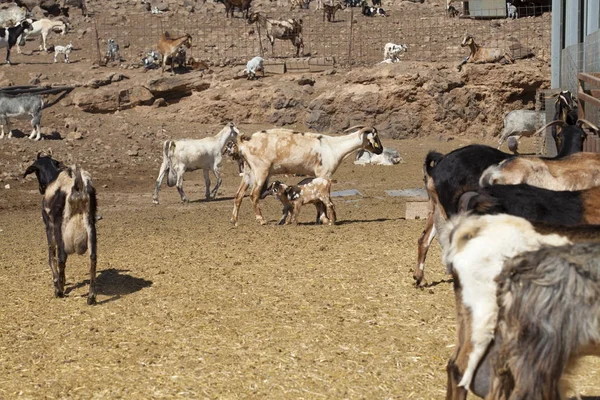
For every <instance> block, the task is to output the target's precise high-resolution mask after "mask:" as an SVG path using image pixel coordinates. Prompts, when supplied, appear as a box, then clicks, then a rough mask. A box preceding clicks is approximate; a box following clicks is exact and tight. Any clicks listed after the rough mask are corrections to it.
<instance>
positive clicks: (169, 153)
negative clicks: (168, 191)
mask: <svg viewBox="0 0 600 400" xmlns="http://www.w3.org/2000/svg"><path fill="white" fill-rule="evenodd" d="M174 151H175V142H174V141H173V140H166V141H165V144H164V145H163V158H164V161H163V162H166V163H167V186H169V187H173V186H175V184H176V183H177V173H176V172H175V171H174V170H173V164H172V162H171V160H172V158H173V152H174Z"/></svg>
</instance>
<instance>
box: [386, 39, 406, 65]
mask: <svg viewBox="0 0 600 400" xmlns="http://www.w3.org/2000/svg"><path fill="white" fill-rule="evenodd" d="M407 51H408V46H407V45H405V44H395V43H386V45H385V47H384V48H383V61H387V60H389V62H398V61H400V56H401V55H402V53H406V52H407Z"/></svg>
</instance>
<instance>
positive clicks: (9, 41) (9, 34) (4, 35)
mask: <svg viewBox="0 0 600 400" xmlns="http://www.w3.org/2000/svg"><path fill="white" fill-rule="evenodd" d="M32 23H33V20H31V19H24V20H23V21H21V22H19V23H18V24H17V25H15V26H13V27H11V28H0V47H6V63H7V64H10V50H11V49H12V48H13V46H15V45H16V44H17V43H18V42H19V37H20V36H21V35H22V34H24V33H25V34H27V33H28V32H31V31H32V30H33V26H32V25H31V24H32Z"/></svg>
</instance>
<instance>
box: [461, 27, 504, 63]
mask: <svg viewBox="0 0 600 400" xmlns="http://www.w3.org/2000/svg"><path fill="white" fill-rule="evenodd" d="M460 46H461V47H469V49H470V50H471V54H469V55H468V56H467V57H466V58H465V59H464V60H462V62H461V63H460V64H459V65H458V70H459V71H460V70H461V69H462V66H463V65H464V64H466V63H475V64H484V63H495V62H499V63H502V64H513V63H514V62H515V59H514V58H513V56H512V55H511V53H510V52H509V51H507V50H505V49H501V48H494V47H481V46H479V45H478V44H477V43H475V39H474V38H473V36H471V35H469V34H466V35H465V37H464V38H463V41H462V43H461V44H460Z"/></svg>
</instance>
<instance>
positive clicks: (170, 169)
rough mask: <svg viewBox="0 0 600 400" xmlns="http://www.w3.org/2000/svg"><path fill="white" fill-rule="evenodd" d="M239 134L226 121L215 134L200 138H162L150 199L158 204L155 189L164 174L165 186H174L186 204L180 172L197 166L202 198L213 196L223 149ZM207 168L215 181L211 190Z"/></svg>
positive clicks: (233, 126)
mask: <svg viewBox="0 0 600 400" xmlns="http://www.w3.org/2000/svg"><path fill="white" fill-rule="evenodd" d="M239 133H240V132H239V130H238V129H237V127H236V126H235V124H234V123H233V122H230V123H228V124H226V125H225V126H224V127H223V129H221V131H220V132H219V133H217V134H216V135H215V136H209V137H206V138H203V139H180V140H166V141H165V142H164V144H163V162H162V165H161V166H160V171H159V173H158V178H157V179H156V186H155V187H154V195H153V196H152V202H153V203H154V204H158V190H159V188H160V184H161V183H162V180H163V178H164V176H165V174H167V173H168V176H167V185H168V186H170V187H171V186H174V185H177V191H178V192H179V196H181V201H183V202H184V203H187V202H188V199H187V197H186V195H185V193H184V192H183V174H184V173H185V172H187V171H195V170H197V169H202V170H203V172H204V183H205V184H206V200H210V199H211V198H213V199H214V198H215V197H216V196H217V190H219V186H221V182H222V179H221V172H220V171H219V170H220V168H221V160H222V154H223V148H224V147H225V144H226V143H227V142H228V141H229V140H232V139H234V140H235V139H236V138H237V135H238V134H239ZM211 170H212V172H213V173H214V175H215V177H216V178H217V183H216V184H215V187H214V188H213V190H212V191H211V190H210V177H209V176H208V174H209V171H211Z"/></svg>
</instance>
